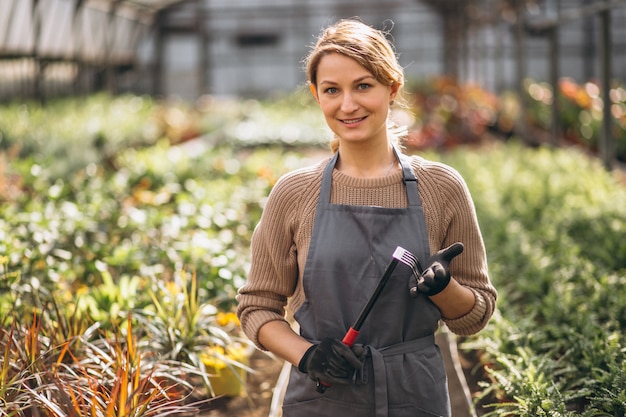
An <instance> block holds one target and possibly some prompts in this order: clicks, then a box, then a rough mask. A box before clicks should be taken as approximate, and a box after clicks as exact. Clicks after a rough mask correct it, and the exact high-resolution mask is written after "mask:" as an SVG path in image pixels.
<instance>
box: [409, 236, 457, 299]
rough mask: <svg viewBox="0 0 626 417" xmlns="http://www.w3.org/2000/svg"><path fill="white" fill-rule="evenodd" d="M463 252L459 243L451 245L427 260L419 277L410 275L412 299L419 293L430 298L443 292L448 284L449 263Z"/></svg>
mask: <svg viewBox="0 0 626 417" xmlns="http://www.w3.org/2000/svg"><path fill="white" fill-rule="evenodd" d="M461 252H463V244H462V243H461V242H457V243H453V244H452V245H450V246H448V247H447V248H445V249H442V250H440V251H439V252H437V253H435V254H434V255H433V256H431V257H430V259H428V262H427V263H426V268H425V269H424V271H423V272H422V274H421V276H419V277H418V276H416V274H413V275H411V278H410V280H409V291H410V293H411V296H412V297H417V296H418V294H419V293H422V294H424V295H427V296H429V297H432V296H433V295H437V294H439V293H440V292H441V291H443V290H444V289H445V288H446V287H447V286H448V284H449V283H450V262H451V261H452V259H454V258H455V257H456V256H457V255H459V254H460V253H461Z"/></svg>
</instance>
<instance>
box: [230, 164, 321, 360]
mask: <svg viewBox="0 0 626 417" xmlns="http://www.w3.org/2000/svg"><path fill="white" fill-rule="evenodd" d="M309 179H310V175H303V173H302V172H300V173H298V172H297V171H296V172H292V173H290V174H286V175H285V176H283V177H282V178H280V179H279V181H278V182H277V183H276V185H275V186H274V188H273V189H272V191H271V192H270V195H269V197H268V199H267V203H266V205H265V207H264V209H263V214H262V215H261V220H260V222H259V223H258V224H257V226H256V228H255V230H254V233H253V236H252V242H251V245H250V252H251V265H250V270H249V272H248V277H247V282H246V284H245V285H244V286H242V287H241V288H240V289H239V292H238V295H237V301H238V306H237V315H238V317H239V319H240V322H241V328H242V329H243V331H244V333H245V334H246V336H247V337H248V338H249V339H250V340H251V341H252V342H253V343H254V344H255V345H256V346H257V347H259V348H260V349H262V350H265V347H264V346H262V345H261V343H260V342H259V338H258V333H259V330H260V328H261V327H262V326H263V325H265V324H266V323H268V322H270V321H275V320H281V321H286V318H285V313H286V305H287V301H288V299H289V297H292V296H293V295H294V292H295V290H296V287H297V284H298V259H297V256H298V254H297V247H296V244H295V243H294V241H295V239H294V235H295V234H296V233H297V224H298V221H297V220H296V219H298V216H300V214H299V212H300V208H299V206H300V204H301V198H302V197H301V196H302V189H303V187H307V185H308V184H309V183H310V181H309Z"/></svg>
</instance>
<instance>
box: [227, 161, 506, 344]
mask: <svg viewBox="0 0 626 417" xmlns="http://www.w3.org/2000/svg"><path fill="white" fill-rule="evenodd" d="M329 160H330V159H325V160H324V161H322V162H320V163H318V164H315V165H313V166H310V167H307V168H303V169H299V170H296V171H293V172H291V173H288V174H286V175H284V176H283V177H281V178H280V179H279V180H278V182H277V183H276V185H275V186H274V188H273V189H272V192H271V193H270V195H269V198H268V200H267V203H266V206H265V208H264V210H263V214H262V216H261V221H260V222H259V224H258V225H257V227H256V229H255V231H254V234H253V237H252V245H251V254H252V263H251V267H250V272H249V274H248V282H247V283H246V284H245V285H244V286H243V287H242V288H241V289H240V290H239V294H238V296H237V301H238V303H239V304H238V308H237V314H238V316H239V319H240V321H241V326H242V329H243V331H244V333H245V334H246V335H247V336H248V337H249V338H250V340H252V341H253V342H254V343H255V344H256V345H257V346H258V347H259V348H261V349H265V348H264V347H263V346H262V345H261V344H260V343H259V340H258V332H259V329H260V328H261V327H262V326H263V325H264V324H266V323H268V322H270V321H273V320H286V318H285V316H286V312H287V310H286V308H288V309H289V312H290V313H291V314H293V313H294V312H295V311H297V309H298V308H299V307H300V306H301V305H302V303H303V302H304V299H305V297H306V294H304V290H303V286H302V276H303V272H304V266H305V264H306V258H307V254H308V250H309V240H310V238H311V233H312V230H313V221H314V219H315V211H316V207H317V202H318V199H319V193H320V185H321V180H322V173H323V170H324V167H325V166H326V164H327V163H328V162H329ZM411 166H412V168H413V171H414V172H415V175H416V176H417V179H418V187H419V194H420V197H421V199H422V205H423V208H424V213H425V217H426V226H427V229H428V238H429V243H430V252H431V253H434V252H436V251H438V250H439V249H442V248H444V247H447V246H448V245H451V244H452V243H455V242H462V243H463V244H464V245H465V250H464V251H463V253H462V254H461V255H459V256H457V257H456V258H455V259H454V261H453V262H451V264H450V270H451V273H452V276H453V277H454V278H455V279H456V280H457V281H458V282H459V283H460V284H461V285H464V286H466V287H468V288H470V289H471V290H473V292H474V294H475V296H476V303H475V305H474V308H473V309H472V310H471V311H470V312H469V313H467V314H466V315H464V316H463V317H460V318H456V319H454V320H449V319H446V318H443V321H444V322H445V323H446V325H447V326H448V328H449V329H450V330H451V331H452V332H454V333H457V334H460V335H469V334H473V333H476V332H478V331H479V330H481V329H482V328H483V327H484V326H485V325H486V324H487V321H488V320H489V318H490V317H491V315H492V314H493V311H494V309H495V305H496V298H497V292H496V290H495V288H494V287H493V286H492V285H491V282H490V280H489V276H488V271H487V259H486V255H485V247H484V243H483V239H482V236H481V234H480V229H479V226H478V222H477V219H476V212H475V209H474V205H473V202H472V199H471V196H470V194H469V191H468V189H467V186H466V184H465V182H464V180H463V179H462V178H461V176H460V175H459V174H458V173H457V172H456V171H455V170H454V169H452V168H451V167H449V166H447V165H444V164H441V163H436V162H431V161H428V160H425V159H424V158H421V157H418V156H412V157H411ZM331 203H334V204H350V205H371V206H381V207H392V208H399V207H406V206H407V199H406V192H405V188H404V184H403V182H402V173H401V172H400V171H397V172H396V173H394V174H392V175H389V176H387V177H383V178H373V179H362V178H354V177H349V176H347V175H345V174H343V173H341V172H339V171H337V170H334V171H333V183H332V191H331ZM407 288H408V287H407ZM407 291H408V290H407ZM291 314H290V315H291Z"/></svg>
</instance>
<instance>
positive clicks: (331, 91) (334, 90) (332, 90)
mask: <svg viewBox="0 0 626 417" xmlns="http://www.w3.org/2000/svg"><path fill="white" fill-rule="evenodd" d="M337 91H339V90H337V87H328V88H327V89H326V90H324V92H325V93H326V94H336V93H337Z"/></svg>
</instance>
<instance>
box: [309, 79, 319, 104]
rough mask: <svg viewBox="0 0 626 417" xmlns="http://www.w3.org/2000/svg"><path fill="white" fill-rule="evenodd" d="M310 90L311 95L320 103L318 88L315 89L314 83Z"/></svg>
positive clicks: (310, 84) (311, 84)
mask: <svg viewBox="0 0 626 417" xmlns="http://www.w3.org/2000/svg"><path fill="white" fill-rule="evenodd" d="M309 90H311V94H313V97H314V98H315V101H317V102H318V103H319V102H320V100H319V98H318V97H317V88H315V85H313V83H309Z"/></svg>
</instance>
